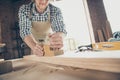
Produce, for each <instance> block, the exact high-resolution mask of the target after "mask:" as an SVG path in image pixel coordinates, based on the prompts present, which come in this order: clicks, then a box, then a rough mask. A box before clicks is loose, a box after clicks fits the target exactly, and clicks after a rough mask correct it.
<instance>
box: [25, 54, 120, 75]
mask: <svg viewBox="0 0 120 80" xmlns="http://www.w3.org/2000/svg"><path fill="white" fill-rule="evenodd" d="M24 59H25V60H33V61H38V62H44V63H50V64H57V65H63V66H71V67H77V68H84V69H92V70H99V71H107V72H114V73H120V59H115V58H65V57H37V56H36V55H31V56H25V57H24Z"/></svg>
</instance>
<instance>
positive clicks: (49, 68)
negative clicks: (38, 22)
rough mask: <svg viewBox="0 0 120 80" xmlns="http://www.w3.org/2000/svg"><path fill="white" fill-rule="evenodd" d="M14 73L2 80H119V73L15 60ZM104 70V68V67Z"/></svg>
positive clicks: (4, 76)
mask: <svg viewBox="0 0 120 80" xmlns="http://www.w3.org/2000/svg"><path fill="white" fill-rule="evenodd" d="M12 62H13V67H14V71H13V72H10V73H7V74H3V75H0V80H119V79H120V74H119V73H111V72H104V71H98V70H92V69H86V68H77V67H70V66H63V65H55V64H48V63H43V62H36V61H31V60H25V59H18V60H13V61H12ZM103 68H104V67H103Z"/></svg>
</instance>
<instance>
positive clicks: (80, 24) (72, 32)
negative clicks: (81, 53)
mask: <svg viewBox="0 0 120 80" xmlns="http://www.w3.org/2000/svg"><path fill="white" fill-rule="evenodd" d="M52 4H54V5H56V6H58V7H59V8H60V9H61V10H62V14H63V18H64V22H65V25H66V29H67V32H68V35H67V39H72V40H75V44H76V45H75V46H76V47H78V46H79V45H85V44H90V36H89V31H88V25H87V20H86V15H85V11H84V6H83V2H82V0H61V1H56V2H53V3H52ZM72 44H73V43H72Z"/></svg>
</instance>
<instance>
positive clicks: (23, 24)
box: [18, 5, 31, 39]
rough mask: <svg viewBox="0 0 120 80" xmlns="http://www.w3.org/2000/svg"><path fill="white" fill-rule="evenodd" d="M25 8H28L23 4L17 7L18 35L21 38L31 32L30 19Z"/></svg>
mask: <svg viewBox="0 0 120 80" xmlns="http://www.w3.org/2000/svg"><path fill="white" fill-rule="evenodd" d="M26 10H28V9H27V8H26V6H25V5H23V6H21V7H20V8H19V12H18V18H19V28H20V36H21V38H22V39H24V38H25V36H27V35H29V34H31V30H30V28H31V21H30V19H29V17H28V14H27V11H26Z"/></svg>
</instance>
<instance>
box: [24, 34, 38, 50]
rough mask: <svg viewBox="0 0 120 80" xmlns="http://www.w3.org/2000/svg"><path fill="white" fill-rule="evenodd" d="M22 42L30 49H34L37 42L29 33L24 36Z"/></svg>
mask: <svg viewBox="0 0 120 80" xmlns="http://www.w3.org/2000/svg"><path fill="white" fill-rule="evenodd" d="M24 42H25V43H26V44H27V45H28V46H29V47H30V48H31V49H34V47H35V46H36V44H37V41H36V40H35V39H34V38H33V36H32V35H31V34H30V35H27V36H25V38H24Z"/></svg>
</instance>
